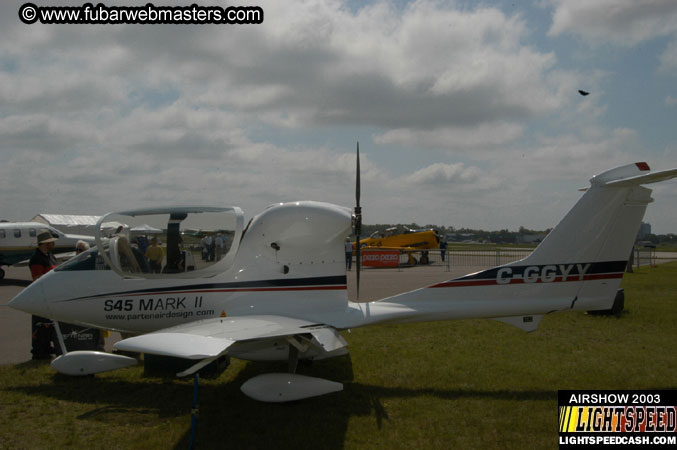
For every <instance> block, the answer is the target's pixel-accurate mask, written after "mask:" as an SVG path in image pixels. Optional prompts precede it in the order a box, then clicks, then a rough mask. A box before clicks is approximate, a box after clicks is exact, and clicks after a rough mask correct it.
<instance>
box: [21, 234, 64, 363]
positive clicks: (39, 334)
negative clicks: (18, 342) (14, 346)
mask: <svg viewBox="0 0 677 450" xmlns="http://www.w3.org/2000/svg"><path fill="white" fill-rule="evenodd" d="M56 241H57V238H55V237H53V236H52V235H51V233H50V232H49V231H47V230H44V231H41V232H40V233H39V234H38V248H36V249H35V253H33V256H31V260H30V262H29V263H28V266H29V267H30V269H31V275H32V276H33V281H35V280H37V279H38V278H40V277H41V276H43V275H44V274H46V273H47V272H49V271H50V270H52V269H53V268H55V267H56V258H55V257H54V254H53V253H52V250H53V249H54V242H56ZM32 325H33V326H32V330H33V339H32V343H33V349H32V350H31V353H33V359H48V358H49V357H50V354H53V353H55V349H54V347H53V346H52V342H53V341H54V342H56V333H55V331H54V326H53V325H52V321H51V320H50V319H45V318H44V317H40V316H32Z"/></svg>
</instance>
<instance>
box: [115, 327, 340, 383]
mask: <svg viewBox="0 0 677 450" xmlns="http://www.w3.org/2000/svg"><path fill="white" fill-rule="evenodd" d="M299 334H310V335H312V337H313V339H312V343H313V344H314V345H317V346H319V347H321V348H322V349H323V350H324V351H326V352H330V351H333V350H336V349H339V348H342V347H345V346H346V345H347V344H346V342H345V340H344V339H343V338H342V337H341V335H340V334H339V333H338V331H337V330H336V329H335V328H333V327H330V326H327V325H323V324H317V323H313V322H309V321H306V320H300V319H293V318H290V317H284V316H271V315H268V316H236V317H222V318H214V319H207V320H200V321H196V322H191V323H187V324H183V325H178V326H175V327H171V328H165V329H163V330H159V331H155V332H152V333H148V334H144V335H141V336H136V337H132V338H128V339H124V340H122V341H119V342H117V343H116V344H115V345H114V347H115V348H116V349H118V350H123V351H130V352H140V353H150V354H155V355H162V356H173V357H177V358H186V359H194V360H201V361H200V362H199V363H198V364H196V365H194V366H192V367H191V368H189V369H187V370H186V371H184V372H182V373H180V374H178V375H179V376H185V375H190V374H191V373H194V372H196V371H197V370H199V369H200V368H202V367H204V366H206V365H207V364H209V363H210V362H212V361H213V360H215V359H217V358H218V357H220V356H221V355H224V354H226V352H227V350H228V348H229V347H230V346H231V345H233V344H235V343H236V342H241V341H252V340H257V339H266V338H274V337H282V336H294V335H299Z"/></svg>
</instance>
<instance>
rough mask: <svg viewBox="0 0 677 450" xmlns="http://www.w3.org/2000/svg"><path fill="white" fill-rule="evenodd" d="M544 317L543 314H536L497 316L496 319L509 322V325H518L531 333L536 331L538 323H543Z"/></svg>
mask: <svg viewBox="0 0 677 450" xmlns="http://www.w3.org/2000/svg"><path fill="white" fill-rule="evenodd" d="M542 318H543V316H542V315H536V316H512V317H497V318H495V319H494V320H498V321H499V322H503V323H507V324H508V325H512V326H514V327H517V328H519V329H520V330H524V331H526V332H527V333H531V332H532V331H536V329H537V328H538V324H539V323H541V319H542Z"/></svg>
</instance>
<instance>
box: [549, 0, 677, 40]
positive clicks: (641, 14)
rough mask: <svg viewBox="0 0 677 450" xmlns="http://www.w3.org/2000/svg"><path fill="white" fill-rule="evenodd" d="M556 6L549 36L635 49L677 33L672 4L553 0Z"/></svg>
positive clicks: (643, 0)
mask: <svg viewBox="0 0 677 450" xmlns="http://www.w3.org/2000/svg"><path fill="white" fill-rule="evenodd" d="M552 3H553V4H554V5H555V12H554V14H553V22H552V26H551V28H550V31H549V34H550V35H551V36H558V35H560V34H563V33H572V34H575V35H580V36H582V37H584V38H586V39H588V40H589V41H591V42H599V43H602V42H611V43H614V44H616V45H621V46H634V45H637V44H638V43H640V42H644V41H647V40H649V39H653V38H655V37H659V36H669V35H672V34H674V33H676V32H677V3H675V2H674V1H673V0H597V1H594V2H591V1H587V0H567V1H564V0H552Z"/></svg>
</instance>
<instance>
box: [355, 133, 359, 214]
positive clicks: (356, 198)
mask: <svg viewBox="0 0 677 450" xmlns="http://www.w3.org/2000/svg"><path fill="white" fill-rule="evenodd" d="M356 172H357V176H356V177H355V205H356V208H359V207H360V143H359V142H358V143H357V170H356Z"/></svg>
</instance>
